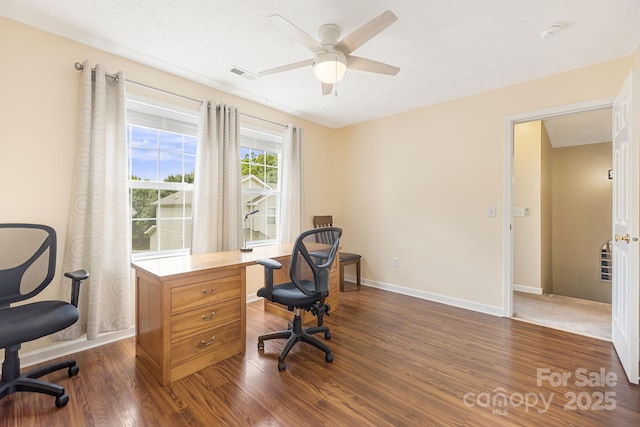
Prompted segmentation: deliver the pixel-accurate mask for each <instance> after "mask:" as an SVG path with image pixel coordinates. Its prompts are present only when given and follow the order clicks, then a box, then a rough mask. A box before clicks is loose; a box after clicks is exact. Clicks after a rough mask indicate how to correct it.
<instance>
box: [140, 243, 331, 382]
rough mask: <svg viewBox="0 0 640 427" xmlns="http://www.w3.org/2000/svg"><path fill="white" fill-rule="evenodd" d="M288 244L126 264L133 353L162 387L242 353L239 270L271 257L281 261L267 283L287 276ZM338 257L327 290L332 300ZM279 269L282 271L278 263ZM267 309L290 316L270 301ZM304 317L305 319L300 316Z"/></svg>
mask: <svg viewBox="0 0 640 427" xmlns="http://www.w3.org/2000/svg"><path fill="white" fill-rule="evenodd" d="M292 248H293V244H292V243H286V244H279V245H270V246H263V247H257V248H254V250H253V252H240V251H239V250H238V251H227V252H215V253H209V254H198V255H185V256H178V257H170V258H159V259H152V260H144V261H137V262H134V263H132V264H131V265H132V267H133V268H134V269H135V272H136V356H137V357H138V358H139V360H140V361H141V362H142V363H143V364H144V365H145V366H147V367H148V368H149V370H150V371H151V372H152V373H153V375H154V376H155V378H156V379H157V380H158V382H160V383H161V384H162V385H168V384H170V383H171V382H173V381H176V380H178V379H180V378H184V377H186V376H187V375H190V374H192V373H194V372H197V371H199V370H201V369H204V368H206V367H207V366H210V365H212V364H214V363H217V362H219V361H221V360H224V359H226V358H229V357H231V356H233V355H235V354H238V353H244V352H245V346H246V344H245V343H246V295H247V292H246V267H247V266H249V265H254V264H255V262H256V260H259V259H266V258H273V259H276V260H278V261H280V262H281V263H282V264H283V269H282V270H284V271H279V272H278V274H277V275H276V278H275V279H274V282H275V283H282V282H284V281H285V280H288V262H289V261H288V260H289V258H290V256H291V250H292ZM337 264H338V262H334V264H333V267H332V271H331V278H330V290H329V303H330V304H331V307H332V310H337V309H338V305H339V295H340V293H339V291H338V288H339V277H338V276H339V274H338V272H337V270H338V269H337ZM285 267H286V268H285ZM265 309H266V310H267V311H269V312H272V313H274V314H277V315H278V316H281V317H283V318H285V319H287V320H291V318H292V313H291V312H289V311H287V310H286V308H283V307H277V306H275V305H272V306H265ZM306 320H307V321H308V320H310V319H306Z"/></svg>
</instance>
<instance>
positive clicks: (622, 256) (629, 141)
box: [611, 74, 640, 384]
mask: <svg viewBox="0 0 640 427" xmlns="http://www.w3.org/2000/svg"><path fill="white" fill-rule="evenodd" d="M633 84H634V83H633V80H632V74H629V77H627V80H626V81H625V83H624V85H623V87H622V89H621V90H620V93H619V94H618V96H617V97H616V99H615V101H614V103H613V236H614V244H613V292H612V300H611V339H612V341H613V345H614V347H615V349H616V352H617V353H618V357H619V358H620V362H621V363H622V366H623V367H624V370H625V372H626V374H627V376H628V377H629V381H630V382H632V383H634V384H638V364H639V363H640V361H639V359H638V350H639V349H638V347H639V344H638V341H639V339H640V337H639V335H638V334H639V331H638V329H639V323H640V319H639V314H638V312H639V309H640V300H639V292H638V287H639V282H638V262H639V259H638V221H639V218H638V192H639V191H640V189H639V184H638V167H639V165H638V163H640V162H639V161H638V155H639V151H638V145H639V141H638V134H637V133H636V132H637V131H636V130H634V129H633V127H634V126H635V122H634V115H636V114H638V111H634V109H635V108H636V107H635V105H634V102H633V101H632V93H633Z"/></svg>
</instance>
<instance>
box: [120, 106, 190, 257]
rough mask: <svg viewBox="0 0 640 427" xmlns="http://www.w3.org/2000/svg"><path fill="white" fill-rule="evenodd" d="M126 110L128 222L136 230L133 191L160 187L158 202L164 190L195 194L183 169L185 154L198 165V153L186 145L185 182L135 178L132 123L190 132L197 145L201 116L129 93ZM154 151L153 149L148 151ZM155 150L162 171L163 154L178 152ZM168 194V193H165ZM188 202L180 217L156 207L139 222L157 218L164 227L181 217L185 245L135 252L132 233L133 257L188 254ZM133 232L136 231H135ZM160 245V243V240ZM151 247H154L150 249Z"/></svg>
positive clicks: (183, 207) (158, 189) (158, 188)
mask: <svg viewBox="0 0 640 427" xmlns="http://www.w3.org/2000/svg"><path fill="white" fill-rule="evenodd" d="M126 110H127V120H126V126H127V128H126V129H127V162H128V164H127V166H128V175H129V179H128V181H127V182H128V183H127V187H128V191H129V208H130V213H129V224H130V227H131V230H133V224H134V223H135V221H136V218H134V209H133V204H132V203H133V197H132V193H133V191H134V190H137V189H141V190H157V191H158V195H157V199H156V201H155V203H157V202H158V201H159V200H161V199H162V198H163V196H162V192H163V191H172V192H179V191H183V192H184V194H185V195H186V194H187V193H188V192H191V194H193V189H194V184H193V183H188V182H184V175H185V174H187V173H189V172H188V171H186V170H184V165H185V155H187V156H192V157H193V160H194V162H193V164H194V165H195V157H196V154H195V152H194V153H193V154H188V153H185V151H184V146H183V150H182V152H181V156H182V159H181V162H182V165H183V166H182V167H183V170H182V175H183V182H167V181H160V179H162V177H157V178H156V179H158V180H145V179H139V180H133V179H131V177H132V176H133V173H132V172H133V170H132V163H133V156H132V146H131V144H130V131H131V126H136V127H143V128H148V129H152V130H156V131H162V132H169V133H174V134H180V135H187V136H189V137H193V138H194V139H195V143H196V146H197V138H198V123H199V115H198V111H195V110H186V109H183V108H181V107H179V106H176V105H171V104H166V103H162V102H159V101H155V100H153V101H152V100H147V99H144V98H139V97H136V96H127V101H126ZM149 151H153V150H149ZM156 153H157V154H158V170H160V161H161V158H162V153H171V154H178V153H177V152H172V151H167V150H162V149H161V146H160V145H159V144H158V146H157V147H156ZM164 197H166V196H164ZM187 205H188V203H187V202H186V200H183V204H182V215H181V216H169V217H162V216H160V214H159V211H158V210H157V209H156V212H155V216H154V217H153V218H144V219H143V218H140V219H138V221H143V220H145V221H155V226H156V227H160V228H161V227H162V224H161V221H166V220H182V232H181V233H182V239H183V247H182V248H179V249H166V250H156V251H151V250H149V251H144V252H134V250H133V237H134V236H133V235H132V236H131V239H132V251H131V259H132V260H134V261H135V260H141V259H150V258H162V257H169V256H176V255H188V254H189V253H190V251H191V248H190V246H191V245H190V243H191V242H190V237H189V236H190V235H191V231H190V230H188V229H187V228H188V227H189V226H190V224H191V221H192V219H193V216H192V214H189V215H187V212H188V211H187V209H188V207H187ZM132 234H133V233H132ZM160 244H161V243H160ZM150 249H151V248H150Z"/></svg>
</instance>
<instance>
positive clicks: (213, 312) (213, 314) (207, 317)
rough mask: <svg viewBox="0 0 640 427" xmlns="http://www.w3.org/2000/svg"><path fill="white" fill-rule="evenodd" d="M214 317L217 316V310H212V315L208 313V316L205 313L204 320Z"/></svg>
mask: <svg viewBox="0 0 640 427" xmlns="http://www.w3.org/2000/svg"><path fill="white" fill-rule="evenodd" d="M214 317H216V312H215V311H212V312H211V314H210V315H208V316H207V315H206V314H203V315H202V320H211V319H213V318H214Z"/></svg>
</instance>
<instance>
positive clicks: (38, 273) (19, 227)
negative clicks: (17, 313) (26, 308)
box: [0, 224, 56, 308]
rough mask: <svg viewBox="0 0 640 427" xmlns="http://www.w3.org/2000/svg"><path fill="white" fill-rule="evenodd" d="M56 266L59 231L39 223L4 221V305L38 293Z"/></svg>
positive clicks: (0, 291)
mask: <svg viewBox="0 0 640 427" xmlns="http://www.w3.org/2000/svg"><path fill="white" fill-rule="evenodd" d="M55 270H56V232H55V230H54V229H53V228H51V227H49V226H46V225H38V224H0V308H2V307H7V306H8V305H9V304H11V303H14V302H17V301H22V300H25V299H28V298H31V297H32V296H34V295H36V294H38V293H39V292H40V291H42V289H44V288H45V287H46V286H47V285H48V284H49V283H50V282H51V280H53V276H54V274H55Z"/></svg>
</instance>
